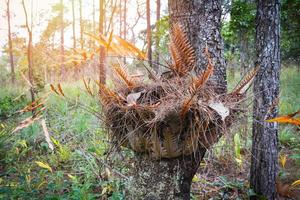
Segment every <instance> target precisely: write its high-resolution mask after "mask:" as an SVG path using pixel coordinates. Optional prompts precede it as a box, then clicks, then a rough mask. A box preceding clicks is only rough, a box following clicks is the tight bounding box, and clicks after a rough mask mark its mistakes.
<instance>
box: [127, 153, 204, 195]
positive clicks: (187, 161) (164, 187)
mask: <svg viewBox="0 0 300 200" xmlns="http://www.w3.org/2000/svg"><path fill="white" fill-rule="evenodd" d="M205 152H206V149H205V148H202V149H199V151H198V152H197V153H195V154H193V155H190V156H184V157H180V158H177V159H162V160H153V158H151V157H148V156H147V155H144V154H142V155H139V154H136V156H135V160H134V170H133V171H132V174H133V176H131V177H130V179H129V181H128V182H127V183H126V188H127V189H126V197H127V198H128V199H145V200H158V199H161V200H169V199H170V200H174V199H178V200H179V199H180V200H181V199H184V200H187V199H190V188H191V183H192V179H193V177H194V175H195V174H196V172H197V169H198V166H199V165H200V162H201V160H202V158H203V156H204V155H205Z"/></svg>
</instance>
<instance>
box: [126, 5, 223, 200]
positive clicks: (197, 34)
mask: <svg viewBox="0 0 300 200" xmlns="http://www.w3.org/2000/svg"><path fill="white" fill-rule="evenodd" d="M169 13H170V22H171V24H172V23H180V24H181V25H182V26H184V28H185V30H186V31H187V35H188V37H189V39H190V41H191V44H192V45H193V47H194V48H195V50H196V55H197V63H198V68H197V69H196V71H198V72H199V71H202V70H203V69H206V66H207V58H206V56H205V54H204V51H203V50H204V49H205V47H206V44H207V46H208V48H209V52H210V53H211V57H212V60H213V62H214V64H215V73H214V76H213V78H212V79H213V80H214V81H216V83H217V84H218V86H220V87H218V89H219V90H218V91H219V92H220V93H224V92H225V91H226V75H225V73H226V66H225V60H224V57H223V52H222V47H223V44H222V40H221V35H220V18H221V1H207V0H206V1H205V0H193V1H185V0H176V1H175V0H169ZM205 152H206V150H205V149H204V148H200V149H199V150H198V152H197V153H196V154H193V155H191V156H185V157H180V158H176V159H162V160H158V161H157V160H153V159H150V158H149V157H147V156H146V155H145V154H144V155H138V156H136V162H135V164H134V171H133V176H132V177H131V180H130V181H129V182H128V183H127V184H126V187H127V196H126V199H153V200H154V199H155V200H156V199H190V187H191V182H192V178H193V177H194V175H195V174H196V172H197V170H198V167H199V164H200V162H201V160H202V158H203V156H204V154H205Z"/></svg>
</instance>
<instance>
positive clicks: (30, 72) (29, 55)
mask: <svg viewBox="0 0 300 200" xmlns="http://www.w3.org/2000/svg"><path fill="white" fill-rule="evenodd" d="M22 6H23V10H24V13H25V20H26V24H25V26H26V29H27V32H28V45H27V61H28V79H29V83H30V96H31V102H34V100H35V95H34V88H33V85H34V84H33V69H32V63H33V62H32V29H31V28H30V27H29V23H28V14H27V10H26V6H25V3H24V0H22ZM31 20H32V19H31ZM31 24H32V22H31ZM31 27H32V26H31ZM32 112H33V114H34V111H32Z"/></svg>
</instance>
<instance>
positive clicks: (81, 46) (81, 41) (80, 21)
mask: <svg viewBox="0 0 300 200" xmlns="http://www.w3.org/2000/svg"><path fill="white" fill-rule="evenodd" d="M79 24H80V49H81V50H83V20H82V0H79Z"/></svg>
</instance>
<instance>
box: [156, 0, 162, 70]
mask: <svg viewBox="0 0 300 200" xmlns="http://www.w3.org/2000/svg"><path fill="white" fill-rule="evenodd" d="M160 7H161V5H160V0H156V38H155V59H156V60H155V65H156V71H158V72H159V71H160V70H159V65H158V63H159V39H160V38H159V20H160Z"/></svg>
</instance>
